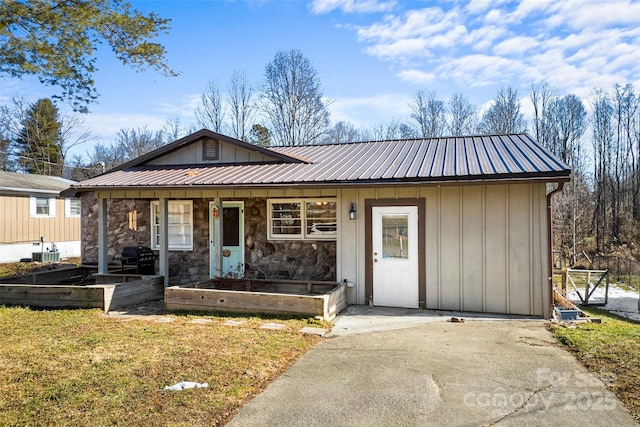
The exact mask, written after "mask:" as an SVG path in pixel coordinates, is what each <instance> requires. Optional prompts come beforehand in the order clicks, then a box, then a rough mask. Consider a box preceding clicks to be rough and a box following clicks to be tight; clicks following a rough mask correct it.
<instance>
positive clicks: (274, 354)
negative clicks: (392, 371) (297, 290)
mask: <svg viewBox="0 0 640 427" xmlns="http://www.w3.org/2000/svg"><path fill="white" fill-rule="evenodd" d="M200 317H206V318H208V319H211V320H212V322H210V323H205V324H200V323H189V322H188V320H189V319H190V318H189V317H186V316H179V317H178V319H177V321H175V322H172V323H157V322H151V321H144V320H134V321H125V320H121V319H110V318H106V317H104V316H102V315H101V312H100V311H98V310H52V311H34V310H30V309H26V308H7V307H2V306H0V425H94V426H99V425H136V426H159V425H172V426H205V425H206V426H215V425H220V424H224V422H225V421H228V419H229V418H230V417H231V416H232V415H233V414H234V413H235V412H237V411H238V410H239V408H240V407H241V406H242V405H243V403H245V402H246V401H247V400H248V399H249V398H251V397H252V396H254V395H255V394H257V393H258V392H260V391H261V390H262V389H264V387H265V386H266V385H267V384H268V383H269V382H270V381H272V380H273V379H274V378H275V377H277V376H278V375H279V374H280V373H282V372H283V371H284V370H286V369H287V368H288V367H289V366H290V365H291V364H292V363H293V362H295V361H296V360H297V359H298V358H299V357H300V356H301V355H302V354H304V353H305V352H306V351H307V350H308V349H309V348H311V347H312V346H313V345H314V344H315V343H316V342H317V341H318V340H319V338H318V337H315V336H309V335H303V334H300V333H298V330H299V328H301V327H303V326H308V324H313V323H314V321H313V320H307V319H293V320H275V321H276V322H278V323H284V324H286V326H287V327H286V328H285V329H284V330H279V331H275V330H266V329H259V328H258V326H259V325H260V324H262V323H266V321H265V320H263V319H259V318H234V319H235V320H244V321H246V322H245V324H244V325H242V326H228V325H224V324H223V323H224V322H225V321H227V320H229V318H228V317H225V318H218V317H213V316H208V317H207V316H200ZM268 321H269V322H272V321H274V320H273V319H269V320H268ZM315 326H318V325H315ZM180 381H195V382H198V383H205V382H206V383H209V388H197V389H188V390H184V391H165V390H163V387H164V386H167V385H173V384H175V383H178V382H180Z"/></svg>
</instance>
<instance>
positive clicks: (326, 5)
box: [309, 0, 396, 14]
mask: <svg viewBox="0 0 640 427" xmlns="http://www.w3.org/2000/svg"><path fill="white" fill-rule="evenodd" d="M395 5H396V1H395V0H389V1H379V0H313V1H312V2H311V4H310V5H309V7H310V8H311V11H312V12H313V13H316V14H323V13H329V12H332V11H334V10H341V11H343V12H345V13H374V12H390V11H391V10H393V8H394V7H395Z"/></svg>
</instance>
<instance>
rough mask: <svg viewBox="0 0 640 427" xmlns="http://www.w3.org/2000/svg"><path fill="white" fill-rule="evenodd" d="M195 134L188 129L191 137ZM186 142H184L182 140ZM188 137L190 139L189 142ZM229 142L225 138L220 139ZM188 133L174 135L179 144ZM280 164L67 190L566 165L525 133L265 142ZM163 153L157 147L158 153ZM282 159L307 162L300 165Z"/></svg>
mask: <svg viewBox="0 0 640 427" xmlns="http://www.w3.org/2000/svg"><path fill="white" fill-rule="evenodd" d="M194 135H195V134H194ZM185 140H186V142H185ZM194 140H195V139H194ZM225 142H226V143H233V140H230V139H228V140H225ZM185 143H188V137H187V138H183V139H182V140H180V147H182V146H184V145H185ZM269 151H273V152H275V153H276V154H277V155H278V156H281V157H280V158H282V159H284V160H282V161H277V160H276V161H274V162H270V163H243V164H217V165H215V164H198V165H173V166H151V165H147V164H146V163H145V159H149V158H157V157H158V156H156V157H154V156H153V155H145V156H146V157H145V156H143V157H144V158H141V159H142V160H141V161H139V162H136V161H132V162H129V163H128V164H127V166H126V167H124V168H120V169H116V170H114V171H112V172H108V173H106V174H104V175H101V176H98V177H95V178H92V179H89V180H87V181H83V182H81V183H79V184H77V185H75V186H73V188H76V189H80V190H82V189H100V188H113V187H153V188H161V187H196V186H243V187H248V186H253V185H258V186H263V185H275V186H277V185H297V184H305V185H327V184H332V183H333V184H365V183H383V182H443V181H466V180H475V181H479V180H500V179H506V180H509V179H511V180H512V179H525V178H526V179H540V180H550V181H554V180H566V179H568V177H569V175H570V169H569V167H568V166H567V165H566V164H564V163H562V162H561V161H560V160H558V159H557V158H556V157H554V156H553V155H552V154H551V153H550V152H549V151H548V150H546V149H544V148H543V147H541V146H540V145H538V144H536V143H535V142H534V141H533V140H532V139H531V138H530V137H529V136H527V135H524V134H517V135H491V136H468V137H443V138H430V139H415V140H393V141H375V142H360V143H348V144H334V145H313V146H296V147H272V148H270V149H269ZM166 152H170V150H168V149H167V148H164V151H163V152H162V153H161V154H160V155H164V153H166ZM289 158H304V159H308V160H309V162H308V163H302V162H291V161H288V160H287V159H289Z"/></svg>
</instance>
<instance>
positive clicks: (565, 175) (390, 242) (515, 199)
mask: <svg viewBox="0 0 640 427" xmlns="http://www.w3.org/2000/svg"><path fill="white" fill-rule="evenodd" d="M569 177H570V170H569V167H568V166H567V165H565V164H564V163H562V162H561V161H559V160H558V159H557V158H555V157H554V156H553V155H552V154H551V153H550V152H549V151H547V150H546V149H544V148H542V147H541V146H539V145H537V144H536V143H535V142H534V141H533V140H532V139H531V138H530V137H528V136H527V135H501V136H475V137H457V138H453V137H451V138H433V139H417V140H406V141H376V142H365V143H351V144H338V145H316V146H296V147H271V148H262V147H259V146H255V145H251V144H247V143H245V142H242V141H238V140H236V139H233V138H230V137H227V136H223V135H220V134H217V133H214V132H211V131H208V130H201V131H199V132H196V133H194V134H192V135H189V136H187V137H185V138H182V139H180V140H178V141H175V142H173V143H171V144H168V145H166V146H164V147H162V148H160V149H158V150H155V151H153V152H151V153H148V154H146V155H143V156H141V157H139V158H137V159H135V160H133V161H130V162H128V163H126V164H124V165H122V166H120V167H118V168H116V169H114V170H112V171H110V172H108V173H106V174H104V175H101V176H98V177H96V178H93V179H90V180H87V181H82V182H80V183H78V184H76V185H74V186H72V188H71V190H72V191H74V192H75V193H76V194H77V195H79V194H81V195H82V203H83V213H84V212H86V215H83V227H82V229H83V237H82V246H83V260H84V261H86V262H98V266H99V271H100V272H106V271H107V265H108V263H110V262H112V261H113V260H114V258H115V257H117V255H119V253H120V251H121V250H122V248H123V247H125V246H131V245H144V246H150V247H152V248H153V249H154V250H156V251H157V253H158V255H159V269H160V274H162V275H164V276H165V284H167V285H168V284H185V283H193V282H197V281H201V280H206V279H208V278H210V277H220V276H225V275H232V276H237V275H240V276H242V275H244V276H247V277H254V278H279V279H300V280H328V281H340V282H343V281H346V282H348V283H349V284H353V286H351V287H350V288H349V295H348V297H349V302H350V303H352V304H372V305H381V306H399V307H424V308H429V309H442V310H462V311H474V312H493V313H511V314H523V315H534V316H544V317H548V316H549V313H550V306H551V304H552V301H551V299H550V294H551V283H550V275H551V270H550V254H551V250H550V238H549V234H550V227H549V222H548V221H549V209H550V208H548V206H549V203H550V198H551V193H552V192H554V191H555V190H560V189H561V187H562V185H563V183H564V182H565V181H567V180H569ZM548 184H550V185H549V190H548V189H547V188H548ZM551 184H555V185H551Z"/></svg>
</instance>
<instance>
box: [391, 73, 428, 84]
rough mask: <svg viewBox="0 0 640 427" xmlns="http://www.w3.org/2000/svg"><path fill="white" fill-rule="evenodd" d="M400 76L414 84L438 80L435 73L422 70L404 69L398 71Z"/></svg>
mask: <svg viewBox="0 0 640 427" xmlns="http://www.w3.org/2000/svg"><path fill="white" fill-rule="evenodd" d="M398 77H400V78H401V79H402V80H404V81H407V82H409V83H414V84H425V83H431V82H433V81H435V80H436V75H435V74H433V73H425V72H424V71H421V70H404V71H400V72H399V73H398Z"/></svg>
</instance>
